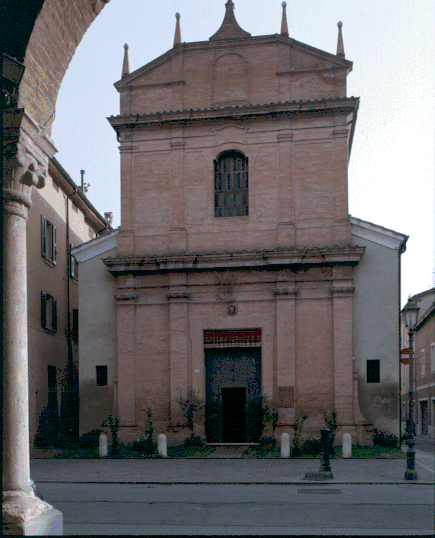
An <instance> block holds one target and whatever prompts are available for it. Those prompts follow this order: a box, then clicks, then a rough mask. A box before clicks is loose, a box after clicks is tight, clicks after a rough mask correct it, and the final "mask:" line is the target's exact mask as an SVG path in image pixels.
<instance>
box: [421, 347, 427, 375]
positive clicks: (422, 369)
mask: <svg viewBox="0 0 435 538" xmlns="http://www.w3.org/2000/svg"><path fill="white" fill-rule="evenodd" d="M424 361H425V356H424V349H422V350H421V353H420V364H421V377H424V376H425V374H426V365H425V363H424Z"/></svg>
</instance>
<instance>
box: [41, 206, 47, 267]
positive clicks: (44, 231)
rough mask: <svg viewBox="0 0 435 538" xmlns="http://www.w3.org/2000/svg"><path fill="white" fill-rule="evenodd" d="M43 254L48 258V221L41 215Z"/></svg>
mask: <svg viewBox="0 0 435 538" xmlns="http://www.w3.org/2000/svg"><path fill="white" fill-rule="evenodd" d="M41 254H42V257H43V258H46V257H47V219H46V218H45V217H44V216H43V215H41Z"/></svg>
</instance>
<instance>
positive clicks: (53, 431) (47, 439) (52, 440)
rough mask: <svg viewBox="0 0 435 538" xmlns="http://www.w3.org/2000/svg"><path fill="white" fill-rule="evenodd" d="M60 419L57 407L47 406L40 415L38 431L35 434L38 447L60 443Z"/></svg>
mask: <svg viewBox="0 0 435 538" xmlns="http://www.w3.org/2000/svg"><path fill="white" fill-rule="evenodd" d="M59 440H60V420H59V413H58V411H57V409H54V408H53V407H52V406H48V405H47V406H46V407H44V409H43V410H42V413H41V416H40V417H39V426H38V432H37V434H36V435H35V439H34V445H35V447H36V448H51V447H54V446H58V445H59Z"/></svg>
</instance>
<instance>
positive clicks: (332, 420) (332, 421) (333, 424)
mask: <svg viewBox="0 0 435 538" xmlns="http://www.w3.org/2000/svg"><path fill="white" fill-rule="evenodd" d="M323 419H324V421H325V423H326V426H327V427H328V428H329V430H330V433H329V453H330V455H334V453H335V448H334V442H335V432H336V430H337V428H338V424H337V411H336V410H335V409H333V410H332V413H331V416H330V417H328V413H327V412H326V411H324V413H323Z"/></svg>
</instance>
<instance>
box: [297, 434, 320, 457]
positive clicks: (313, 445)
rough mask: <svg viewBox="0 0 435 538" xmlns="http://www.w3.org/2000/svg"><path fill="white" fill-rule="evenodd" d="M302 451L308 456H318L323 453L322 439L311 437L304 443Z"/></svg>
mask: <svg viewBox="0 0 435 538" xmlns="http://www.w3.org/2000/svg"><path fill="white" fill-rule="evenodd" d="M301 451H302V453H303V454H306V455H307V456H317V455H319V454H321V453H322V441H321V440H320V439H316V438H315V437H311V438H310V439H307V440H306V441H304V442H303V443H302V447H301Z"/></svg>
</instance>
